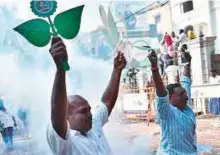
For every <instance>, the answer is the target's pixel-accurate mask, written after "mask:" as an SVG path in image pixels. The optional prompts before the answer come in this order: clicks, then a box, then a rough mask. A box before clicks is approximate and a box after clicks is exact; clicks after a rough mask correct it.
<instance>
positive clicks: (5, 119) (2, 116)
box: [0, 110, 14, 128]
mask: <svg viewBox="0 0 220 155" xmlns="http://www.w3.org/2000/svg"><path fill="white" fill-rule="evenodd" d="M0 122H1V123H3V124H4V126H3V128H8V127H14V121H13V119H12V116H11V115H9V114H8V113H7V112H4V111H2V110H0Z"/></svg>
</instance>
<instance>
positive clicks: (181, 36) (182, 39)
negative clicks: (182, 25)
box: [179, 33, 187, 44]
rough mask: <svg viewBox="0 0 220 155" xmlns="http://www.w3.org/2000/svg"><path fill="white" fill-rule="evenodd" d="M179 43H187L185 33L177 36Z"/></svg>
mask: <svg viewBox="0 0 220 155" xmlns="http://www.w3.org/2000/svg"><path fill="white" fill-rule="evenodd" d="M179 41H180V42H181V43H182V44H183V43H184V42H186V41H187V36H186V34H185V33H181V34H180V35H179Z"/></svg>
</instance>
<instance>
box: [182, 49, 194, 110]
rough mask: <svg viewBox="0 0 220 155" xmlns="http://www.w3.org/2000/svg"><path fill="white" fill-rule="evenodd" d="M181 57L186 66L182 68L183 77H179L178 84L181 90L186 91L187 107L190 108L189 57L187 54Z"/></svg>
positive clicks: (190, 81)
mask: <svg viewBox="0 0 220 155" xmlns="http://www.w3.org/2000/svg"><path fill="white" fill-rule="evenodd" d="M183 54H184V55H183V57H184V59H185V60H186V62H187V64H186V65H185V66H184V70H183V77H181V80H180V83H181V86H182V87H183V88H185V89H186V93H187V96H188V103H187V104H188V105H189V106H191V84H192V80H191V59H192V57H191V55H190V54H189V53H188V52H185V53H183Z"/></svg>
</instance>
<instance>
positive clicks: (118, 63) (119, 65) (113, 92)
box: [102, 52, 126, 115]
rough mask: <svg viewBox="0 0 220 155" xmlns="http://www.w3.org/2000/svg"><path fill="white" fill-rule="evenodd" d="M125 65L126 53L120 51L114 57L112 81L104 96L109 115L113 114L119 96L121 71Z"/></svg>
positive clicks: (103, 99)
mask: <svg viewBox="0 0 220 155" xmlns="http://www.w3.org/2000/svg"><path fill="white" fill-rule="evenodd" d="M125 66H126V60H125V57H124V54H123V53H121V52H118V55H117V57H116V58H115V59H114V69H113V72H112V75H111V79H110V82H109V84H108V86H107V88H106V90H105V92H104V94H103V96H102V102H103V103H104V104H105V105H106V106H107V108H108V114H109V115H110V114H111V112H112V109H113V108H114V106H115V102H116V100H117V97H118V92H119V85H120V78H121V72H122V70H123V69H124V68H125Z"/></svg>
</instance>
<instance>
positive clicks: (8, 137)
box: [0, 99, 17, 151]
mask: <svg viewBox="0 0 220 155" xmlns="http://www.w3.org/2000/svg"><path fill="white" fill-rule="evenodd" d="M0 122H1V125H2V126H3V129H2V131H1V134H2V138H3V141H4V143H5V145H6V149H7V151H12V149H13V132H14V131H13V130H14V127H16V126H17V123H16V121H15V118H14V117H13V116H11V115H10V114H9V113H8V112H7V110H6V108H5V107H4V101H3V99H0Z"/></svg>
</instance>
